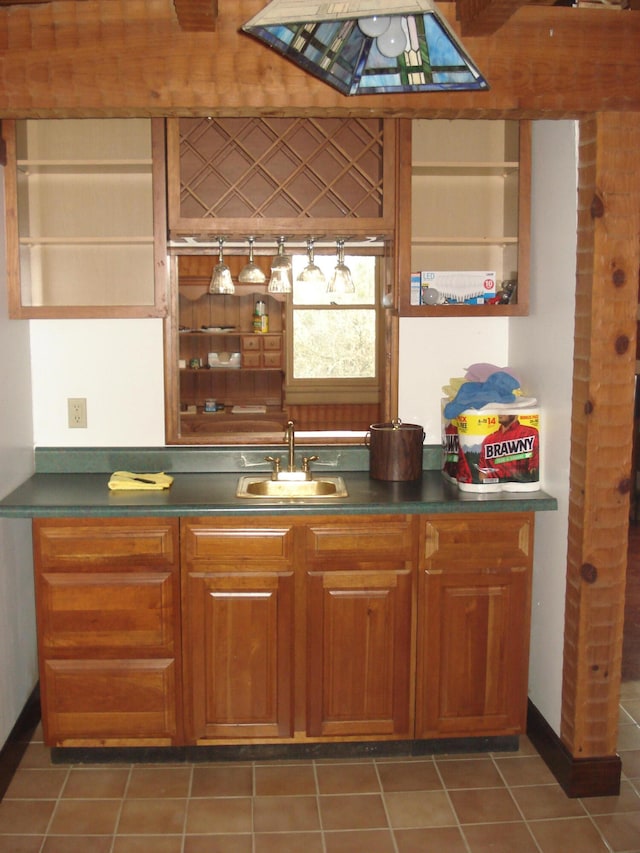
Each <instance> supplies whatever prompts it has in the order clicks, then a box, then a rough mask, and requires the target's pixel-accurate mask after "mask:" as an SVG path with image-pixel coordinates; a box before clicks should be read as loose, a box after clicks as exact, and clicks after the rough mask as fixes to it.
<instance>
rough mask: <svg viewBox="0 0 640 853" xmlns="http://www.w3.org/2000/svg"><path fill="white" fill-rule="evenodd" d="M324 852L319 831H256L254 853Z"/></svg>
mask: <svg viewBox="0 0 640 853" xmlns="http://www.w3.org/2000/svg"><path fill="white" fill-rule="evenodd" d="M285 851H286V853H324V848H323V846H322V833H321V832H265V833H260V832H257V833H256V834H255V853H285Z"/></svg>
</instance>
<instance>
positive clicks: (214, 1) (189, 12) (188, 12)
mask: <svg viewBox="0 0 640 853" xmlns="http://www.w3.org/2000/svg"><path fill="white" fill-rule="evenodd" d="M173 5H174V6H175V10H176V15H177V16H178V23H179V24H180V29H182V30H184V31H185V32H198V31H203V32H215V29H216V21H217V18H218V0H173Z"/></svg>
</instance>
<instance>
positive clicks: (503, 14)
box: [456, 0, 555, 36]
mask: <svg viewBox="0 0 640 853" xmlns="http://www.w3.org/2000/svg"><path fill="white" fill-rule="evenodd" d="M554 3H555V0H540V2H536V5H539V6H552V5H554ZM528 5H530V3H529V2H528V0H456V18H457V20H458V21H459V22H460V32H461V34H462V35H463V36H490V35H493V33H495V32H497V31H498V30H499V29H500V27H502V26H503V24H506V22H507V21H508V20H509V18H510V17H511V16H512V15H513V14H514V12H517V11H518V9H519V8H520V7H521V6H528Z"/></svg>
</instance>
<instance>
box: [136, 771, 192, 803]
mask: <svg viewBox="0 0 640 853" xmlns="http://www.w3.org/2000/svg"><path fill="white" fill-rule="evenodd" d="M190 786H191V767H134V768H133V769H132V771H131V777H130V779H129V784H128V785H127V799H134V798H138V797H153V798H161V797H174V798H176V797H188V796H189V789H190Z"/></svg>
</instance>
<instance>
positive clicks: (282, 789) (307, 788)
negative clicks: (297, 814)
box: [254, 764, 316, 797]
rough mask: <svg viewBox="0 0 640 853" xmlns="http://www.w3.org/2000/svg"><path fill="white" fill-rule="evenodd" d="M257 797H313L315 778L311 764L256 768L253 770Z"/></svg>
mask: <svg viewBox="0 0 640 853" xmlns="http://www.w3.org/2000/svg"><path fill="white" fill-rule="evenodd" d="M254 774H255V775H254V778H255V793H256V796H257V797H269V796H274V797H277V796H295V795H299V796H303V795H304V794H307V795H315V793H316V777H315V774H314V771H313V765H312V764H303V765H300V766H296V765H295V764H293V765H292V764H284V765H282V766H278V765H268V766H266V767H262V766H258V767H256V768H255V770H254Z"/></svg>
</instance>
